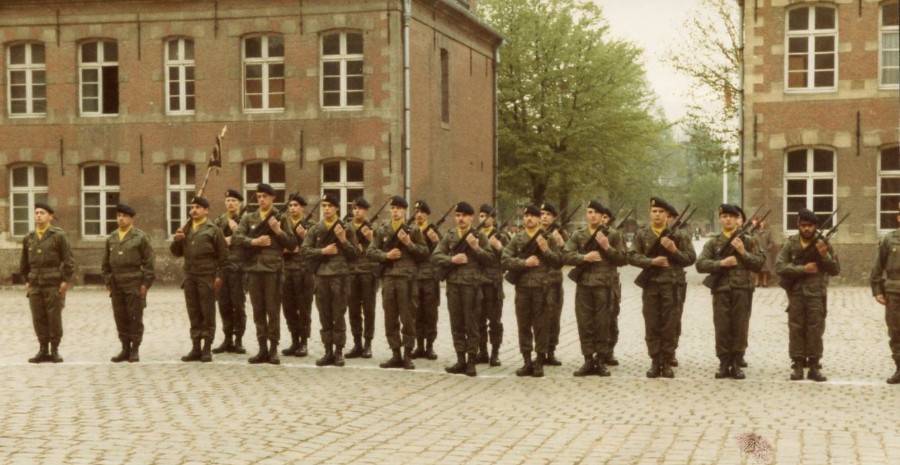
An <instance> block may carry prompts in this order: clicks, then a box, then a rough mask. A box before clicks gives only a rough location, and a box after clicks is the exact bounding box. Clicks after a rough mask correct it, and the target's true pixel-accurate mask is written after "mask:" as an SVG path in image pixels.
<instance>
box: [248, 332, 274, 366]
mask: <svg viewBox="0 0 900 465" xmlns="http://www.w3.org/2000/svg"><path fill="white" fill-rule="evenodd" d="M267 342H268V341H266V338H264V337H261V338H257V339H256V343H257V344H259V352H257V353H256V355H254V356H252V357H250V358H249V359H247V363H250V364H251V365H258V364H260V363H266V362H268V361H269V347H268V346H267V345H266V343H267Z"/></svg>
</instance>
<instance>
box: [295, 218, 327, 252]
mask: <svg viewBox="0 0 900 465" xmlns="http://www.w3.org/2000/svg"><path fill="white" fill-rule="evenodd" d="M321 229H322V223H316V224H314V225H313V226H312V227H311V228H309V230H308V231H306V237H305V238H303V243H302V244H301V245H300V256H301V257H303V258H304V259H317V258H319V257H321V256H322V249H320V248H317V247H316V236H317V235H318V234H319V230H321Z"/></svg>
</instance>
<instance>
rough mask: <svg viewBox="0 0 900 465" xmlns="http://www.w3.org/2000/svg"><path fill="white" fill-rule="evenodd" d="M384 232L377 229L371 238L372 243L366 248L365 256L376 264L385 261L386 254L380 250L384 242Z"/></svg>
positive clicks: (381, 229)
mask: <svg viewBox="0 0 900 465" xmlns="http://www.w3.org/2000/svg"><path fill="white" fill-rule="evenodd" d="M384 235H385V231H384V228H378V229H377V230H376V231H375V236H374V237H372V242H370V243H369V246H368V247H366V252H365V256H366V257H367V258H370V259H371V260H373V261H376V262H379V263H381V262H384V261H387V257H386V255H387V254H386V252H385V251H384V250H382V247H384V242H385V238H384Z"/></svg>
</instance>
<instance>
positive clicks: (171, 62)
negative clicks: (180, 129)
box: [164, 37, 197, 115]
mask: <svg viewBox="0 0 900 465" xmlns="http://www.w3.org/2000/svg"><path fill="white" fill-rule="evenodd" d="M188 42H189V43H190V44H191V47H190V48H191V50H194V51H196V50H195V49H194V46H193V45H194V39H191V38H188V37H176V38H172V39H169V40H167V41H166V42H165V66H164V69H165V74H166V84H165V91H166V114H167V115H193V114H194V113H195V109H196V108H197V94H196V92H197V89H196V77H197V76H196V74H195V72H196V61H195V60H194V58H190V59H189V58H187V53H186V52H187V44H188ZM173 43H175V44H177V47H178V52H177V55H178V56H176V57H175V58H172V57H171V56H170V48H169V47H170V46H171V44H173ZM192 55H193V52H192ZM173 70H174V71H176V72H177V73H178V77H177V79H176V80H175V81H174V82H173V81H172V76H171V74H170V73H171V72H172V71H173ZM189 71H190V74H191V75H192V76H193V77H191V78H188V72H189ZM172 84H175V85H177V86H178V92H177V94H176V95H175V96H174V97H175V98H177V99H178V107H179V109H177V110H173V109H172V98H173V95H172V89H171V87H172ZM188 87H191V88H192V89H193V90H192V91H191V92H190V93H189V90H188ZM188 99H190V100H191V102H190V103H192V104H193V108H187V107H188V102H189V100H188Z"/></svg>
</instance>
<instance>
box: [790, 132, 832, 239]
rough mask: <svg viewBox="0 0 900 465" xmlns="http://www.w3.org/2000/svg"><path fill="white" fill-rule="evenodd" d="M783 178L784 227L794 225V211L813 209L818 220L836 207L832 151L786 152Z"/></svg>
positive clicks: (795, 217)
mask: <svg viewBox="0 0 900 465" xmlns="http://www.w3.org/2000/svg"><path fill="white" fill-rule="evenodd" d="M784 181H785V194H786V195H785V209H784V211H785V221H784V225H785V229H786V230H794V229H796V228H797V213H798V212H799V211H800V209H801V208H808V209H810V210H812V211H813V212H815V213H816V215H817V216H818V217H819V220H820V221H822V220H824V219H826V218H827V217H828V216H830V215H831V213H832V212H834V210H835V209H836V207H835V203H836V202H835V200H836V198H835V167H834V151H833V150H830V149H825V148H801V149H796V150H791V151H789V152H788V153H787V156H786V157H785V180H784ZM820 226H825V225H820Z"/></svg>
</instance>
